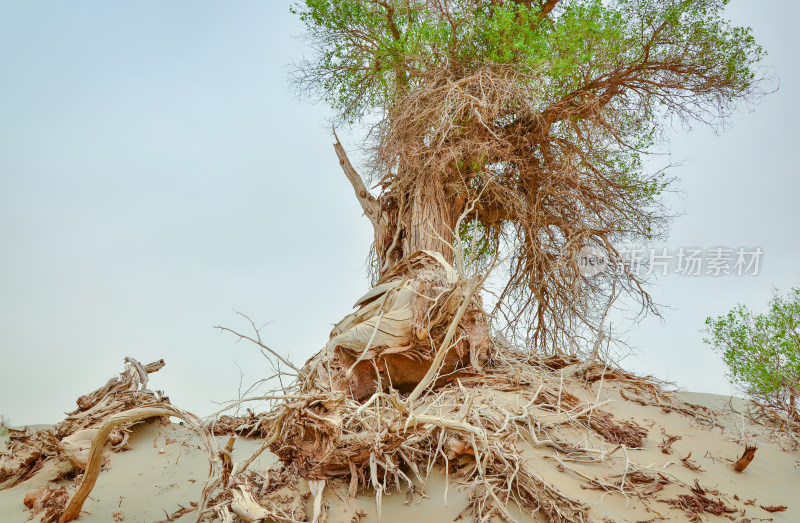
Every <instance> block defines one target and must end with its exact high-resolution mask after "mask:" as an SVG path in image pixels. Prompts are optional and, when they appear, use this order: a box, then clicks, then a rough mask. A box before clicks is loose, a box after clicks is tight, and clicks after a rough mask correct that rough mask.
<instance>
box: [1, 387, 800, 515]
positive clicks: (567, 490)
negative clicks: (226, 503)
mask: <svg viewBox="0 0 800 523" xmlns="http://www.w3.org/2000/svg"><path fill="white" fill-rule="evenodd" d="M598 387H599V384H594V385H593V386H592V387H590V388H583V387H572V388H571V389H570V390H571V392H572V393H573V394H575V395H576V396H578V397H580V398H581V399H582V400H585V401H597V389H598ZM599 399H600V401H605V400H610V401H611V403H610V404H608V405H607V406H605V407H604V408H605V409H606V410H608V411H610V412H613V413H614V415H615V416H616V417H617V419H619V420H621V421H622V420H631V421H635V422H636V423H637V424H639V425H641V426H643V427H645V428H646V429H647V431H648V436H647V438H646V442H645V445H644V448H642V449H624V448H620V447H618V446H617V447H615V446H614V445H612V444H610V443H608V442H607V441H604V440H602V438H599V437H598V438H596V440H595V439H594V438H587V436H586V434H584V433H578V432H576V433H575V434H574V435H573V436H574V437H575V438H580V440H579V442H580V443H581V446H584V447H589V448H596V449H598V451H599V452H605V453H606V458H605V459H604V460H603V461H602V462H599V463H591V462H584V460H583V459H577V458H576V459H574V460H573V459H563V458H564V455H563V454H561V458H559V457H558V455H557V454H556V453H555V452H554V451H553V450H552V449H550V448H549V447H547V446H536V445H534V444H533V443H532V442H529V443H530V445H529V446H528V447H527V448H526V449H524V452H525V456H526V458H527V459H528V462H529V464H530V465H531V466H532V467H533V468H534V469H535V470H536V471H537V473H538V474H539V475H540V476H541V478H542V479H544V480H545V481H546V482H547V483H549V484H550V485H552V486H553V487H555V488H556V489H557V490H559V491H560V492H561V493H562V494H564V495H566V496H568V497H570V498H572V499H575V500H579V501H581V502H583V503H585V504H586V505H587V506H588V507H589V510H588V515H589V517H590V518H591V521H619V522H628V521H629V522H638V521H664V520H669V521H691V520H692V519H693V517H697V518H700V519H698V520H703V521H715V520H719V521H748V520H749V521H770V520H771V521H776V522H780V521H785V522H796V521H800V451H798V450H784V449H783V448H781V446H780V445H779V444H778V442H776V441H774V440H772V439H770V438H769V435H768V434H767V432H766V431H765V429H763V428H762V427H756V426H752V425H748V424H747V422H746V421H745V420H744V418H743V415H742V412H743V410H744V408H745V407H746V402H745V401H744V400H741V399H737V398H727V397H722V396H714V395H707V394H693V393H679V394H678V396H677V399H679V400H680V401H682V402H687V403H689V404H694V405H700V406H704V407H707V408H709V409H711V410H710V411H702V410H697V412H705V414H707V416H706V415H703V416H699V417H698V418H697V419H693V418H692V417H690V416H688V415H686V414H684V413H679V412H674V411H673V412H664V411H663V410H662V409H661V408H659V407H657V406H651V405H640V404H638V403H636V402H633V401H628V400H626V399H625V398H623V397H622V396H621V395H620V393H619V388H618V387H617V386H615V385H614V384H613V383H612V384H609V383H606V384H604V385H603V386H602V389H601V392H600V396H599ZM502 400H503V401H509V402H514V398H513V396H506V397H504V398H502ZM708 419H711V420H712V422H711V424H709V423H708ZM712 425H713V426H712ZM665 435H668V436H679V437H680V438H681V439H679V440H677V441H675V442H674V443H672V445H671V453H669V454H667V453H664V452H663V451H662V449H661V448H660V447H659V445H660V444H661V443H662V442H663V441H664V440H665V437H666V436H665ZM562 437H563V438H564V439H567V440H568V438H569V435H563V434H562ZM4 439H6V438H0V445H1V446H0V448H4V444H2V443H3V442H4ZM225 441H227V438H219V442H220V445H221V446H222V445H224V442H225ZM745 442H746V443H748V444H751V445H753V444H754V445H757V446H758V451H757V452H756V456H755V459H754V460H753V462H752V463H751V464H750V466H749V467H748V468H747V469H746V470H745V471H744V472H742V473H737V472H735V471H734V470H733V468H732V463H733V462H734V461H736V460H737V459H738V458H739V457H740V455H741V454H742V451H743V449H744V443H745ZM576 443H577V441H576ZM259 444H260V442H259V441H258V440H254V439H246V438H239V439H238V440H237V441H236V444H235V446H234V458H235V459H238V460H243V459H245V458H246V457H247V456H249V455H250V454H251V453H252V452H253V451H254V450H255V449H256V448H257V447H258V446H259ZM130 446H131V447H132V450H130V451H127V452H122V453H118V454H110V455H109V463H108V467H107V470H104V471H103V472H102V473H101V475H100V477H99V480H98V482H97V485H96V487H95V488H94V490H93V491H92V494H91V497H90V499H89V500H88V501H87V503H86V504H85V506H84V510H85V512H84V513H83V514H82V515H81V517H80V519H79V520H78V521H81V522H87V523H100V522H110V521H115V520H116V521H125V522H143V523H153V522H156V521H162V520H166V519H167V516H166V514H168V513H173V512H174V511H176V510H177V509H179V508H180V506H181V505H182V506H189V503H190V502H192V501H195V500H197V499H198V497H199V495H200V491H201V488H202V484H203V482H204V480H205V478H206V475H207V472H208V463H207V460H206V456H205V453H204V451H203V450H202V449H201V448H200V445H199V442H198V440H197V437H196V436H195V435H194V434H193V433H192V432H191V431H189V430H187V429H186V428H185V427H183V426H180V425H179V424H169V425H162V424H160V423H158V422H149V423H143V424H141V425H139V426H138V428H137V429H136V431H135V433H134V437H133V438H132V439H131V442H130ZM690 453H691V457H690V458H689V459H688V460H686V461H682V458H686V457H687V456H689V454H690ZM470 461H471V458H468V457H466V456H464V457H462V458H461V464H460V465H459V464H457V463H453V464H452V465H451V466H452V467H453V468H457V467H458V466H463V467H469V466H471V465H470ZM274 462H275V457H274V456H272V455H270V454H268V453H265V454H263V455H262V457H261V458H260V461H258V462H256V463H255V468H254V470H256V471H261V472H264V471H266V469H267V468H269V467H270V466H271V465H273V464H274ZM451 472H453V470H452V469H451ZM640 474H641V475H640ZM456 476H457V474H456V475H455V476H454V475H451V476H450V478H449V479H447V478H446V477H445V476H444V474H443V473H433V474H431V476H430V477H429V478H428V482H427V484H426V486H425V495H424V496H420V495H415V496H413V499H412V500H409V499H408V497H407V496H406V493H403V492H401V493H393V494H392V495H389V496H384V498H383V503H382V507H383V510H382V515H383V521H388V522H392V521H402V522H407V521H414V522H415V523H416V522H420V523H421V522H426V521H452V520H453V519H454V518H455V517H457V516H458V514H459V512H460V511H461V509H462V508H463V507H464V506H465V504H466V497H465V496H466V494H465V493H464V492H463V491H459V488H458V484H457V477H456ZM623 477H624V478H625V481H626V483H625V484H626V485H629V486H630V489H628V490H627V491H626V493H625V494H623V493H621V492H620V491H619V489H618V488H617V489H616V490H615V488H614V485H617V487H618V486H619V485H621V484H622V478H623ZM645 477H646V478H650V479H643V478H645ZM652 478H663V480H661V479H659V480H658V481H657V483H658V485H656V486H655V487H654V485H653V483H652V481H651V479H652ZM637 479H641V480H642V481H643V482H642V483H637ZM695 482H697V485H699V486H700V487H701V488H702V489H703V492H705V496H706V497H707V498H708V499H712V500H714V501H719V502H720V503H722V505H724V506H725V507H726V508H728V509H730V510H735V512H730V513H727V514H722V515H713V514H710V513H708V512H707V511H705V512H703V513H699V514H697V515H696V516H692V514H691V513H689V512H687V511H686V510H684V509H682V508H680V507H676V506H673V505H671V504H669V503H668V501H669V500H673V501H675V500H679V499H680V496H691V490H690V488H691V487H694V486H695ZM662 483H663V484H662ZM63 485H66V486H68V487H69V490H70V492H73V491H74V489H75V484H74V482H73V481H60V482H56V483H49V482H48V481H47V478H44V477H41V475H39V476H37V477H34V478H33V479H31V480H29V481H27V482H25V483H23V484H20V485H17V486H16V487H14V488H11V489H9V490H5V491H0V521H2V522H9V523H13V522H23V521H26V520H28V519H29V518H30V516H31V515H30V512H29V511H28V509H27V508H26V507H25V506H24V505H23V498H24V496H25V494H26V493H27V492H29V491H31V490H34V489H35V488H38V487H41V486H63ZM604 486H605V488H604ZM301 488H306V487H305V485H304V484H301ZM651 490H655V492H650V491H651ZM324 502H325V505H326V506H327V520H328V521H351V520H352V518H353V517H354V516H355V515H356V514H357V513H359V512H360V514H361V515H362V521H376V520H377V517H376V506H375V498H374V497H372V496H371V495H370V494H369V492H366V493H364V494H361V495H360V496H359V497H358V498H357V499H356V500H355V501H351V500H348V497H347V493H346V486H341V485H331V486H330V487H329V488H327V489H326V491H325V497H324ZM445 503H446V505H445ZM762 506H764V507H773V506H786V507H787V509H786V510H784V511H780V512H773V513H770V512H768V511H767V510H765V509H764V508H762ZM308 509H309V511H308V514H311V507H310V506H309V507H308ZM512 514H513V516H514V517H515V518H517V519H519V520H520V521H537V520H538V521H541V520H543V519H542V518H540V517H538V516H537V515H529V514H522V513H520V511H518V510H512ZM195 517H196V514H195V513H189V514H186V515H184V516H182V517H180V518H178V519H176V520H175V521H180V522H182V523H185V522H188V521H194V520H195ZM115 518H116V519H115ZM38 520H39V518H38V517H35V518H33V521H38Z"/></svg>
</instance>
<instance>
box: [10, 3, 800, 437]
mask: <svg viewBox="0 0 800 523" xmlns="http://www.w3.org/2000/svg"><path fill="white" fill-rule="evenodd" d="M732 3H733V6H732V7H731V8H730V9H729V14H730V16H731V18H732V19H733V20H734V22H736V23H737V24H740V25H750V26H752V27H753V28H754V30H755V36H756V38H757V40H758V41H759V42H760V43H761V44H762V45H763V46H764V47H765V48H766V49H767V51H768V52H769V56H768V57H767V59H766V63H765V65H767V66H769V67H771V68H773V69H772V74H774V75H775V76H777V77H779V79H780V90H779V91H778V92H777V93H775V94H773V95H770V96H768V97H767V98H765V99H764V101H763V102H762V103H761V104H760V105H759V106H756V107H754V108H752V112H747V111H744V112H742V113H741V114H738V115H736V116H735V117H734V118H733V119H732V120H731V122H730V124H731V125H730V128H729V129H727V130H726V131H725V132H724V133H722V134H721V135H719V136H717V135H715V134H714V133H713V132H712V131H710V130H708V129H705V128H702V127H699V126H698V127H696V128H695V129H694V130H693V131H692V132H691V133H689V134H686V133H685V132H684V131H682V130H676V131H675V134H674V140H673V142H672V145H671V147H670V150H671V153H672V159H673V160H674V161H683V164H682V166H681V167H678V168H675V169H673V170H672V171H671V174H672V175H673V176H676V177H678V178H679V181H678V186H677V188H678V189H680V190H681V191H682V194H683V196H682V197H681V198H677V199H675V198H673V200H675V204H674V210H675V212H676V213H678V212H683V215H682V216H680V217H679V218H677V219H676V220H675V221H674V222H673V226H672V233H671V235H670V238H669V239H668V240H667V241H666V242H659V245H655V247H659V248H661V247H666V248H669V249H671V250H677V249H679V248H680V247H700V248H703V249H707V248H712V247H717V246H727V247H732V248H738V247H748V248H749V247H760V248H761V249H762V250H763V251H764V257H763V259H762V262H761V266H760V274H759V275H758V276H756V277H717V278H714V277H706V276H703V277H691V278H690V277H681V276H677V275H669V276H667V277H663V278H661V279H660V281H659V282H658V284H657V286H656V287H654V288H653V289H652V291H653V294H654V297H655V298H656V299H657V301H659V302H661V303H664V304H665V305H667V306H669V309H667V310H665V311H664V317H663V320H659V319H655V318H654V319H651V320H647V321H645V322H644V323H642V324H641V325H640V327H639V328H638V330H636V331H634V332H633V333H631V335H630V341H632V342H633V343H635V344H636V345H637V347H638V351H639V353H638V355H637V356H634V357H631V358H629V359H627V360H625V362H624V365H626V366H627V367H629V368H633V369H635V370H637V371H639V372H643V373H650V374H654V375H655V376H657V377H660V378H664V379H670V380H673V381H675V382H676V383H677V384H678V385H679V386H681V387H683V388H686V389H688V390H692V391H699V392H713V393H719V394H728V393H731V392H732V389H731V387H730V386H729V385H728V383H727V381H726V379H725V376H724V374H725V368H724V365H723V364H722V362H721V360H720V358H719V356H718V355H717V354H716V353H714V352H712V351H711V350H710V348H709V347H708V346H706V345H704V344H703V343H702V337H703V335H702V333H701V329H702V327H703V321H704V319H705V317H706V316H708V315H718V314H722V313H724V312H726V311H727V310H729V309H730V308H732V307H733V306H734V305H736V304H737V303H740V302H741V303H747V304H750V305H752V306H753V307H754V308H756V309H760V308H763V307H764V306H765V305H766V302H767V301H768V299H769V297H770V294H771V292H772V291H771V289H772V288H773V287H777V288H779V289H781V290H782V291H786V290H788V289H789V288H790V287H791V286H798V285H800V264H798V259H799V257H800V241H798V235H797V233H796V232H795V229H796V224H797V222H798V218H800V211H799V210H798V206H797V205H796V200H797V198H798V189H800V181H798V180H799V178H798V168H797V164H796V160H795V155H796V153H797V150H798V145H797V141H798V140H797V138H798V133H797V131H796V130H795V129H796V127H795V126H796V125H797V122H798V121H800V114H798V112H799V111H800V109H798V106H799V105H800V104H798V103H797V100H798V99H800V78H798V72H797V68H796V56H794V53H795V51H794V50H795V48H796V44H795V38H796V30H797V29H796V28H797V27H798V24H800V5H798V4H797V3H796V2H788V1H784V2H775V1H769V2H764V1H761V2H756V1H755V0H738V1H736V0H734V1H733V2H732ZM299 32H300V28H299V26H298V24H297V23H296V21H295V20H294V19H293V17H292V16H291V15H290V14H289V4H288V3H284V2H264V1H243V0H239V1H236V2H225V3H222V2H210V1H198V0H193V1H188V0H180V1H177V0H176V1H171V2H163V1H138V2H128V3H125V4H123V3H121V2H113V3H110V2H106V1H99V0H84V1H81V2H66V1H36V0H26V1H24V2H12V1H9V0H0V67H2V73H0V74H2V81H1V82H0V240H2V241H0V350H2V358H0V414H2V415H3V416H4V417H5V418H6V419H8V420H10V423H12V424H26V423H53V422H56V421H59V420H60V419H62V418H63V414H62V413H63V412H65V411H68V410H71V409H73V408H74V400H75V399H76V398H77V397H78V396H80V395H81V394H83V393H85V392H88V391H90V390H92V389H94V388H96V387H99V386H101V385H102V384H104V383H105V382H106V380H107V379H108V378H110V377H111V376H112V375H114V374H115V373H117V372H119V371H120V370H121V369H122V366H123V358H124V357H125V356H133V357H135V358H137V359H138V360H140V361H142V362H143V363H147V362H150V361H153V360H157V359H159V358H164V359H165V360H166V362H167V366H166V367H165V368H164V369H163V370H162V371H161V372H159V373H158V374H155V375H153V376H152V381H151V385H152V387H153V388H158V389H163V390H164V391H166V393H167V394H168V395H169V396H170V397H171V399H172V401H173V403H175V404H177V405H179V406H180V407H182V408H185V409H188V410H191V411H194V412H195V413H197V414H199V415H207V414H209V413H210V412H211V411H212V410H215V404H214V403H212V402H214V401H217V402H219V401H225V400H228V399H232V398H234V397H236V395H237V391H238V389H239V385H240V375H243V377H242V379H241V381H242V383H244V384H245V386H246V385H248V384H249V383H251V382H253V381H255V380H257V379H258V378H259V377H264V376H265V375H266V374H267V373H268V372H269V369H268V368H267V366H266V364H265V362H264V359H263V357H262V356H261V355H260V354H259V352H258V350H257V349H256V347H254V346H252V345H250V344H247V343H246V342H241V343H234V341H235V340H234V339H233V337H232V336H230V335H226V334H220V333H218V332H217V331H215V330H213V329H212V326H214V325H217V324H222V325H225V326H228V327H231V328H236V329H241V330H245V329H246V328H247V325H246V324H245V323H243V322H242V320H241V319H240V318H237V316H236V314H235V312H234V311H241V312H243V313H246V314H248V315H250V316H251V317H252V318H253V319H254V320H255V321H256V322H257V323H259V324H265V323H268V324H267V325H266V326H265V327H264V329H263V331H262V337H263V338H264V340H265V341H266V342H267V343H268V344H269V345H270V346H271V347H272V348H274V349H275V350H277V351H279V352H281V353H283V354H287V355H289V357H290V358H291V359H292V360H293V361H295V362H297V363H300V364H302V363H303V362H304V361H305V360H306V359H307V358H308V357H310V356H311V355H313V354H314V353H315V352H316V351H317V350H318V349H320V348H321V347H322V346H323V345H324V343H325V342H326V341H327V339H328V333H329V331H330V328H331V326H332V324H334V323H336V322H337V321H338V320H340V319H341V318H342V317H344V316H345V315H346V314H347V313H348V312H349V311H350V307H351V305H352V303H353V302H354V301H355V299H357V298H358V297H359V296H360V295H361V294H362V293H363V292H364V291H365V290H366V289H367V286H368V284H367V279H366V275H365V270H364V263H365V259H366V255H367V250H368V247H369V243H370V241H371V239H372V234H371V230H370V225H369V223H368V220H367V219H366V218H364V217H363V216H361V211H360V208H359V206H358V204H357V202H356V200H355V198H354V197H353V195H352V191H351V189H350V187H349V185H348V183H347V181H346V179H345V178H344V176H343V175H342V174H341V173H340V170H339V165H338V162H337V161H336V156H335V154H334V151H333V148H332V147H331V143H332V137H331V135H330V131H329V129H328V126H327V123H326V122H327V109H326V108H325V107H324V106H322V105H313V104H311V103H310V102H308V101H304V100H298V98H297V96H296V95H295V94H294V93H293V92H292V89H291V87H290V86H289V83H288V81H287V73H288V70H289V64H290V63H291V62H292V60H293V59H295V58H297V57H298V56H299V45H300V42H299V41H298V40H297V39H296V35H297V34H299ZM357 139H358V136H357V135H352V136H350V137H349V140H346V142H349V144H350V146H351V147H352V146H353V144H354V141H355V140H357ZM670 201H672V200H670ZM619 328H620V329H621V328H623V326H620V327H619Z"/></svg>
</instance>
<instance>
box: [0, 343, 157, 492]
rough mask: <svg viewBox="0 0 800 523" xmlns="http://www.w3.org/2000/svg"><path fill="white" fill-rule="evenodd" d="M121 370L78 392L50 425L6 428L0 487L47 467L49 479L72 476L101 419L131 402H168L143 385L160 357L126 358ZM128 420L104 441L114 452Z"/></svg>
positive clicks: (80, 467)
mask: <svg viewBox="0 0 800 523" xmlns="http://www.w3.org/2000/svg"><path fill="white" fill-rule="evenodd" d="M125 361H126V365H125V370H124V371H123V372H122V373H121V374H120V375H119V376H118V377H115V378H112V379H111V380H109V381H108V383H106V384H105V385H104V386H103V387H100V388H99V389H97V390H95V391H93V392H91V393H89V394H86V395H83V396H81V397H80V398H78V400H77V404H78V408H77V409H76V410H75V411H73V412H71V413H69V414H68V416H67V418H66V419H65V420H64V421H62V422H60V423H58V424H57V425H55V426H54V427H53V428H52V429H45V430H39V431H36V432H30V431H28V430H27V429H25V430H24V431H15V430H12V431H11V438H10V441H9V442H8V451H9V453H8V454H5V455H0V490H2V489H6V488H10V487H12V486H14V485H16V484H17V483H20V482H22V481H25V480H26V479H28V478H30V477H32V476H33V475H35V474H37V473H38V472H39V471H41V470H42V469H43V468H45V467H46V468H47V470H48V474H49V475H51V476H52V478H51V479H54V480H55V479H58V478H60V477H71V476H74V475H76V474H79V473H80V472H81V471H82V470H83V468H85V465H86V460H87V457H88V450H89V445H90V444H91V441H92V439H93V438H94V436H95V435H96V434H97V431H98V427H99V425H100V424H102V423H103V422H104V420H106V419H108V418H110V417H112V416H114V415H116V414H118V413H120V412H123V411H125V410H128V409H131V408H134V407H149V406H156V405H169V398H167V397H166V396H163V395H162V393H160V392H158V391H156V392H153V391H150V390H148V389H146V388H145V387H146V385H147V381H148V378H147V375H148V374H149V373H152V372H156V371H158V370H160V369H161V368H162V367H163V366H164V360H160V361H157V362H154V363H150V364H148V365H141V364H140V363H139V362H138V361H136V360H134V359H133V358H125ZM130 433H131V423H125V424H122V425H119V426H117V427H115V429H114V430H113V431H112V432H111V434H109V438H108V441H109V442H110V443H111V447H112V449H113V450H114V451H120V450H125V448H126V444H127V442H128V438H129V436H130Z"/></svg>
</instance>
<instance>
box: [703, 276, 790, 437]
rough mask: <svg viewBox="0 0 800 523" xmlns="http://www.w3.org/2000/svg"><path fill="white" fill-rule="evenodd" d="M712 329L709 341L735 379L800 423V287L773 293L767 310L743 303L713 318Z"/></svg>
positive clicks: (748, 391)
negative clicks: (782, 294)
mask: <svg viewBox="0 0 800 523" xmlns="http://www.w3.org/2000/svg"><path fill="white" fill-rule="evenodd" d="M706 332H707V333H708V336H709V337H708V338H706V339H704V340H703V341H705V342H706V343H708V344H709V345H711V346H712V347H713V348H714V349H715V350H717V351H719V352H721V353H722V358H723V360H724V361H725V364H726V365H727V366H728V369H729V371H730V379H731V381H732V382H733V383H735V384H737V385H738V386H740V387H741V388H742V390H743V391H744V392H745V393H746V394H747V395H748V396H750V397H752V398H753V399H755V400H757V401H759V402H761V403H763V404H765V405H768V406H772V407H776V408H778V409H780V410H782V411H784V412H786V413H787V414H788V415H789V416H790V418H791V419H793V420H794V421H796V422H800V405H798V403H799V402H800V288H795V289H792V290H791V292H789V294H788V295H787V296H786V297H785V298H782V297H780V296H778V295H777V294H776V295H775V296H773V298H772V300H771V301H770V303H769V309H768V311H767V312H766V314H754V313H753V312H751V311H750V310H749V309H748V308H747V307H745V306H744V305H739V306H738V307H736V308H735V309H733V310H732V311H730V312H729V313H728V314H726V315H725V316H720V317H718V318H717V319H713V318H708V319H706Z"/></svg>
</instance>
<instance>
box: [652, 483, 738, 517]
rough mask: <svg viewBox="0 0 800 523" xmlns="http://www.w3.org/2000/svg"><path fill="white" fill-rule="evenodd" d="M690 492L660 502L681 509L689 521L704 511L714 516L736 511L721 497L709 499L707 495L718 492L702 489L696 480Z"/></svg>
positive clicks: (713, 494)
mask: <svg viewBox="0 0 800 523" xmlns="http://www.w3.org/2000/svg"><path fill="white" fill-rule="evenodd" d="M690 492H691V494H681V495H680V496H678V498H677V499H671V500H664V501H662V503H667V504H668V505H671V506H673V507H676V508H680V509H682V510H683V511H684V512H685V513H686V516H687V517H688V518H689V521H699V520H700V515H701V514H703V513H704V512H708V513H709V514H714V515H715V516H720V515H723V514H732V513H735V512H736V509H733V508H731V507H728V506H727V505H726V504H725V503H724V502H723V501H722V500H721V499H711V498H710V497H709V496H716V495H719V492H717V491H712V490H708V491H707V490H705V489H703V488H702V487H701V486H700V484H699V483H698V482H697V480H695V482H694V487H691V488H690Z"/></svg>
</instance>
